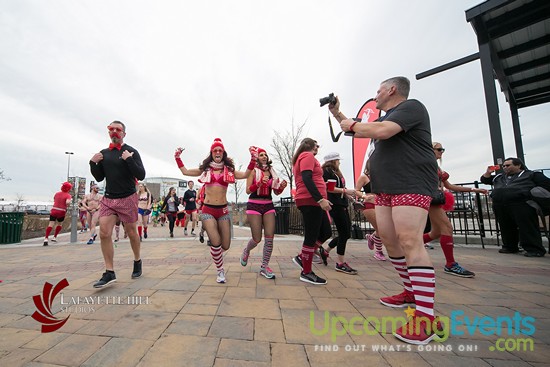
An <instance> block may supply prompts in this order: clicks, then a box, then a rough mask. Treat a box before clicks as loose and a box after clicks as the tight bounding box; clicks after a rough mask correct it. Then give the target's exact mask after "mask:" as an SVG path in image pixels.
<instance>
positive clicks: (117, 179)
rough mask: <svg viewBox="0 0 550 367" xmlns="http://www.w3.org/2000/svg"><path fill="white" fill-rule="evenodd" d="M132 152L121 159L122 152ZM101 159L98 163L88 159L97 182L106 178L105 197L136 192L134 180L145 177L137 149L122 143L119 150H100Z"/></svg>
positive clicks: (120, 196)
mask: <svg viewBox="0 0 550 367" xmlns="http://www.w3.org/2000/svg"><path fill="white" fill-rule="evenodd" d="M125 150H127V151H129V152H130V153H132V152H133V153H134V155H133V156H132V157H128V158H127V159H126V160H124V159H122V152H123V151H125ZM101 154H103V160H101V161H100V162H99V163H97V164H96V163H94V162H92V161H90V171H91V173H92V175H93V176H94V178H95V179H96V180H97V182H101V181H103V179H106V182H107V183H106V185H105V197H107V198H110V199H120V198H125V197H128V196H130V195H132V194H134V193H135V192H136V180H143V179H144V178H145V168H143V163H142V162H141V157H140V155H139V153H138V151H137V150H135V149H134V148H132V147H131V146H129V145H128V144H124V145H123V146H122V149H121V150H118V149H113V150H109V149H108V148H105V149H103V150H101Z"/></svg>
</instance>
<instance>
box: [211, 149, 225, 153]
mask: <svg viewBox="0 0 550 367" xmlns="http://www.w3.org/2000/svg"><path fill="white" fill-rule="evenodd" d="M212 153H223V149H214V150H213V151H212Z"/></svg>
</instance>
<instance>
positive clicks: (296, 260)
mask: <svg viewBox="0 0 550 367" xmlns="http://www.w3.org/2000/svg"><path fill="white" fill-rule="evenodd" d="M292 262H293V263H294V264H296V265H298V266H299V267H300V269H302V270H304V266H303V265H302V258H301V257H300V255H296V256H294V257H293V258H292Z"/></svg>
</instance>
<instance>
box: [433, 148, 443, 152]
mask: <svg viewBox="0 0 550 367" xmlns="http://www.w3.org/2000/svg"><path fill="white" fill-rule="evenodd" d="M434 150H437V151H438V152H441V153H443V152H444V151H445V148H434Z"/></svg>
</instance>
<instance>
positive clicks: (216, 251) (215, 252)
mask: <svg viewBox="0 0 550 367" xmlns="http://www.w3.org/2000/svg"><path fill="white" fill-rule="evenodd" d="M210 255H211V256H212V260H214V264H215V265H216V269H217V270H218V271H220V270H223V249H222V247H221V246H217V247H214V246H210Z"/></svg>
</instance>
